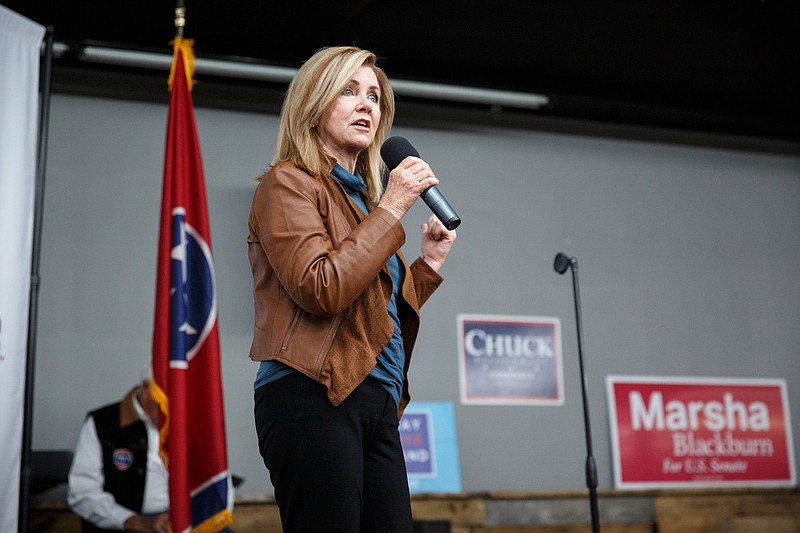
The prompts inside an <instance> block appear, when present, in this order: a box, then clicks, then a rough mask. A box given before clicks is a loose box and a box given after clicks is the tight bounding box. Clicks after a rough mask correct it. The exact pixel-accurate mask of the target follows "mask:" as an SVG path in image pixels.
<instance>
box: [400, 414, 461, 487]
mask: <svg viewBox="0 0 800 533" xmlns="http://www.w3.org/2000/svg"><path fill="white" fill-rule="evenodd" d="M400 442H401V443H402V444H403V455H404V456H405V460H406V470H407V472H408V487H409V490H410V491H411V492H412V493H433V492H461V469H460V463H459V460H458V443H457V440H456V431H455V418H454V416H453V405H452V404H450V403H417V402H412V403H410V404H409V405H408V407H406V410H405V412H404V413H403V418H401V419H400Z"/></svg>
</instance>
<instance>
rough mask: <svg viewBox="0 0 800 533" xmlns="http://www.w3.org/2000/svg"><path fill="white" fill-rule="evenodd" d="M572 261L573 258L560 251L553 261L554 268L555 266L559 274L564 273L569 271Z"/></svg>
mask: <svg viewBox="0 0 800 533" xmlns="http://www.w3.org/2000/svg"><path fill="white" fill-rule="evenodd" d="M571 263H572V259H571V258H569V257H568V256H566V255H565V254H562V253H561V252H559V253H558V255H556V258H555V261H553V268H555V270H556V272H558V273H559V274H563V273H564V272H566V271H567V269H568V268H569V265H570V264H571Z"/></svg>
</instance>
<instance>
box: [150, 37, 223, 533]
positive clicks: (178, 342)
mask: <svg viewBox="0 0 800 533" xmlns="http://www.w3.org/2000/svg"><path fill="white" fill-rule="evenodd" d="M192 43H193V41H191V40H188V39H181V38H177V37H176V39H175V42H174V46H175V53H174V57H173V63H172V73H171V74H170V82H171V91H172V94H171V96H170V103H169V118H168V121H167V147H166V155H165V159H164V184H163V192H162V198H161V226H160V228H161V229H160V237H159V241H158V272H157V280H156V308H155V327H154V330H153V382H152V386H151V389H152V391H153V396H154V397H155V399H156V401H157V402H158V403H159V405H160V406H161V412H162V416H161V417H160V418H161V420H160V428H161V452H162V456H165V461H166V464H167V470H168V472H169V501H170V523H171V526H172V531H173V532H175V533H183V532H188V531H193V532H194V531H196V532H216V531H219V530H221V529H223V528H225V526H226V525H228V524H230V523H231V522H232V521H233V516H232V508H233V490H232V488H231V482H230V472H229V471H228V459H227V451H226V445H225V416H224V410H223V402H222V379H221V378H222V376H221V373H220V352H219V335H218V330H217V297H216V287H215V282H214V263H213V260H212V256H211V235H210V232H209V227H208V213H207V210H206V191H205V184H204V179H203V163H202V160H201V157H200V143H199V141H198V137H197V128H196V126H195V120H194V110H193V106H192V97H191V80H192V74H193V71H194V53H193V52H192Z"/></svg>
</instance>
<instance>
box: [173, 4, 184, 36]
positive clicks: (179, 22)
mask: <svg viewBox="0 0 800 533" xmlns="http://www.w3.org/2000/svg"><path fill="white" fill-rule="evenodd" d="M184 26H186V6H185V5H184V2H183V0H178V1H177V3H176V5H175V35H176V36H178V37H180V38H183V28H184Z"/></svg>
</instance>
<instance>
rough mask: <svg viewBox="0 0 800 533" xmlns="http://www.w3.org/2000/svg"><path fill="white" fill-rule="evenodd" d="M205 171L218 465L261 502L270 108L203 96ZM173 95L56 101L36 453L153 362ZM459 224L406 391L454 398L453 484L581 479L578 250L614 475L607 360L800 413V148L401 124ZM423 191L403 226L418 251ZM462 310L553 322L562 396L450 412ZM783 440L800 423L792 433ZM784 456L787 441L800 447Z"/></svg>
mask: <svg viewBox="0 0 800 533" xmlns="http://www.w3.org/2000/svg"><path fill="white" fill-rule="evenodd" d="M196 116H197V123H198V129H199V135H200V140H201V145H202V149H203V159H204V164H205V173H206V184H207V189H208V203H209V211H210V218H211V234H212V246H213V250H214V255H215V264H216V270H217V283H218V289H219V298H220V301H219V317H220V318H219V326H220V332H221V347H222V366H223V368H222V371H223V379H224V389H225V402H226V405H225V408H226V423H227V431H228V448H229V460H230V464H231V469H232V470H233V472H234V473H235V474H237V475H240V476H242V477H244V478H245V480H246V481H245V483H244V485H242V487H241V489H240V490H239V492H238V495H239V496H255V495H260V494H265V493H266V494H269V493H271V492H272V488H271V486H270V484H269V480H268V477H267V472H266V469H265V468H264V466H263V464H262V463H261V459H260V457H259V455H258V453H257V450H256V439H255V434H254V428H253V421H252V381H253V377H254V374H255V370H256V367H255V364H254V363H251V362H250V361H249V360H248V358H247V351H248V348H249V343H250V335H251V325H252V301H251V296H250V287H251V277H250V272H249V266H248V263H247V257H246V248H245V235H246V219H247V213H248V209H249V205H250V198H251V194H252V191H253V188H254V186H255V182H254V181H253V178H254V177H255V176H256V175H258V174H259V173H260V172H261V171H262V170H263V169H264V168H265V167H266V165H267V162H268V161H269V160H270V159H271V156H272V150H273V146H274V142H275V131H276V128H277V118H276V117H275V116H272V115H264V114H254V113H240V112H231V111H219V110H210V109H202V108H197V109H196ZM165 128H166V107H165V106H164V105H161V104H150V103H139V102H127V101H120V100H104V99H92V98H84V97H71V96H65V95H55V96H54V98H53V101H52V117H51V125H50V149H49V158H48V176H47V189H46V207H45V213H44V237H43V249H42V288H41V294H40V301H39V303H40V316H39V336H38V356H37V363H36V393H35V400H36V404H35V413H34V436H33V442H34V448H35V449H54V448H72V447H73V446H74V443H75V440H76V438H77V435H78V429H79V426H80V424H81V421H82V419H83V416H84V414H85V412H86V411H87V410H88V409H90V408H93V407H96V406H99V405H102V404H105V403H108V402H111V401H114V400H116V399H117V398H119V397H120V396H121V395H122V394H123V392H124V391H126V390H127V389H128V388H129V387H130V386H131V385H132V384H133V383H135V382H136V380H137V379H138V377H139V376H140V373H141V369H142V368H143V367H144V365H145V364H146V362H147V361H148V360H149V357H150V345H151V336H152V322H153V319H152V312H153V301H154V287H155V262H156V257H155V254H156V245H157V242H156V241H157V236H158V216H159V206H160V195H161V176H162V165H163V155H164V136H165ZM393 133H395V134H402V135H405V136H407V137H408V138H409V139H410V140H411V141H412V142H413V143H414V144H415V145H416V146H417V147H418V148H419V149H420V151H421V152H422V154H423V156H424V157H425V158H426V159H427V160H428V161H429V162H430V163H431V165H432V166H433V168H434V170H435V171H436V172H437V175H438V176H439V177H440V179H441V180H442V184H441V189H442V190H443V191H444V193H445V194H446V196H447V197H448V198H449V199H450V201H451V203H452V204H453V205H454V206H455V207H456V209H457V210H458V212H459V214H460V215H461V217H462V219H463V220H464V222H463V225H462V227H461V228H459V230H458V233H459V237H458V241H457V243H456V247H455V249H454V250H453V252H452V253H451V256H450V258H449V259H448V262H447V264H446V265H445V267H444V269H443V274H444V275H445V277H446V283H445V284H444V285H443V286H442V287H441V289H440V290H439V291H438V292H437V294H436V295H435V297H434V298H433V299H432V300H431V301H430V302H429V303H428V305H427V306H426V307H425V309H424V310H423V321H424V323H423V329H422V332H421V338H420V340H419V343H418V345H417V348H416V351H415V361H414V364H413V365H412V375H411V379H412V394H413V395H414V399H416V400H418V401H443V402H453V403H454V404H455V405H456V409H455V412H456V424H457V432H458V441H459V447H460V459H461V470H462V481H463V488H464V490H465V491H490V490H508V491H529V490H530V491H534V490H553V489H577V488H582V487H585V480H584V473H583V472H584V469H583V462H584V458H585V445H584V433H583V419H582V410H581V396H580V383H579V375H578V362H577V341H576V330H575V319H574V311H573V307H572V286H571V281H570V279H569V275H568V274H567V275H565V276H558V275H557V274H556V273H555V272H554V271H553V268H552V262H553V257H554V256H555V254H556V252H559V251H563V252H566V253H567V254H569V255H574V256H576V257H577V258H578V260H579V263H580V283H581V287H580V288H581V297H582V303H583V306H582V310H583V323H584V334H585V357H586V364H587V371H588V374H589V393H590V396H591V406H592V424H593V433H594V445H595V456H596V457H597V461H598V468H599V481H600V486H601V488H605V487H611V485H612V479H613V478H612V472H611V457H610V445H609V431H608V421H607V410H606V400H605V388H604V378H605V376H606V375H607V374H632V375H668V376H673V375H674V376H721V377H769V378H774V377H784V378H786V379H787V380H788V388H789V396H790V404H791V409H792V410H793V411H794V413H795V415H796V414H797V413H798V412H800V365H798V363H797V357H798V351H800V327H798V319H800V269H798V264H800V233H799V232H798V229H800V158H798V157H797V156H787V155H774V154H772V155H770V154H759V153H755V152H744V151H732V150H723V149H712V148H700V147H691V146H681V145H676V144H659V143H655V142H636V141H626V140H619V139H611V138H606V139H604V138H598V137H582V136H578V135H569V134H564V133H561V134H559V133H546V132H536V131H519V130H503V129H492V128H488V127H487V128H479V127H476V126H474V125H473V126H463V127H453V125H452V124H449V125H448V127H447V128H444V127H442V128H438V129H436V128H417V127H402V126H396V127H395V129H394V132H393ZM426 217H427V209H426V208H425V206H424V205H423V204H421V202H419V205H417V206H415V207H414V209H413V210H412V212H411V213H410V214H409V215H408V216H407V218H406V220H405V226H406V230H407V232H408V234H409V238H408V242H407V244H406V247H405V249H404V250H405V253H406V255H408V256H416V255H417V253H418V249H419V235H418V233H419V229H418V228H419V224H421V223H422V222H423V221H424V219H425V218H426ZM459 313H489V314H511V315H541V316H557V317H560V318H561V322H562V338H563V346H564V361H565V365H564V366H565V369H564V378H565V379H564V382H565V390H566V403H565V405H564V406H560V407H552V406H542V407H530V406H528V407H524V406H513V407H508V406H463V405H460V404H459V388H458V385H459V384H458V363H457V356H458V353H457V337H456V316H457V315H458V314H459ZM794 440H795V450H797V447H798V446H797V443H798V442H800V424H795V425H794ZM795 455H797V452H796V451H795Z"/></svg>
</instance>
